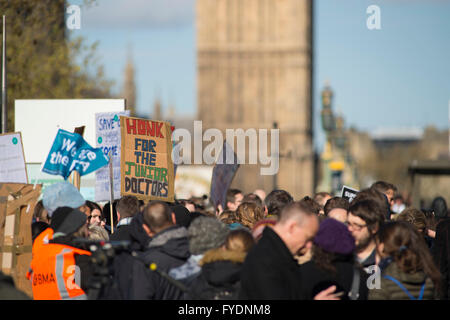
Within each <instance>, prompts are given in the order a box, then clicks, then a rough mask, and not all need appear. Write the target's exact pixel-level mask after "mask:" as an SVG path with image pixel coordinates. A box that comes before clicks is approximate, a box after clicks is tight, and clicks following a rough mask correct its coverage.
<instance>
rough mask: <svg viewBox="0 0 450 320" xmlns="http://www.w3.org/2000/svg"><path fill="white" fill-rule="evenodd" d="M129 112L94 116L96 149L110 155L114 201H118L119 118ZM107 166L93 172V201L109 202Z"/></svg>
mask: <svg viewBox="0 0 450 320" xmlns="http://www.w3.org/2000/svg"><path fill="white" fill-rule="evenodd" d="M129 115H130V111H129V110H126V111H120V112H102V113H96V114H95V132H96V143H97V148H102V150H103V153H104V154H106V155H108V153H109V151H111V153H112V161H113V177H114V179H113V183H114V199H120V197H121V195H120V146H121V139H120V116H129ZM109 200H110V194H109V166H105V167H103V168H100V169H99V170H97V171H96V172H95V201H97V202H98V201H109Z"/></svg>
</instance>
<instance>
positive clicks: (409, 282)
mask: <svg viewBox="0 0 450 320" xmlns="http://www.w3.org/2000/svg"><path fill="white" fill-rule="evenodd" d="M386 275H388V276H391V277H393V278H395V279H397V280H398V281H400V283H401V284H402V285H403V286H404V287H405V288H406V289H407V290H408V291H409V293H410V294H411V295H412V296H413V297H415V298H416V299H417V298H418V297H419V295H420V290H421V288H422V285H423V283H424V281H425V289H424V294H423V300H430V299H434V297H435V290H434V285H433V282H432V280H431V279H430V278H429V277H427V276H426V274H425V273H424V272H416V273H413V274H408V273H405V272H403V271H402V270H400V268H399V267H398V266H397V264H396V263H395V262H392V263H390V264H389V265H388V266H387V267H386V268H385V269H384V270H382V272H381V279H380V288H379V289H376V288H374V289H371V290H369V300H410V298H409V296H408V295H407V294H406V293H405V292H404V291H403V290H402V289H401V288H400V287H399V286H398V285H397V284H396V283H395V282H393V281H392V280H389V279H386V278H385V277H384V276H386Z"/></svg>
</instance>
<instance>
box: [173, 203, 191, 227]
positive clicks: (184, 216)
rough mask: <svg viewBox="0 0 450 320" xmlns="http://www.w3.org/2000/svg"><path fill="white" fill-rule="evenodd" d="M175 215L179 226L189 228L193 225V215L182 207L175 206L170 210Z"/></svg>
mask: <svg viewBox="0 0 450 320" xmlns="http://www.w3.org/2000/svg"><path fill="white" fill-rule="evenodd" d="M170 209H171V210H172V212H173V213H174V214H175V219H176V223H177V225H178V226H181V227H185V228H188V227H189V225H190V224H191V213H190V212H189V210H188V209H187V208H186V207H185V206H182V205H175V206H172V207H171V208H170Z"/></svg>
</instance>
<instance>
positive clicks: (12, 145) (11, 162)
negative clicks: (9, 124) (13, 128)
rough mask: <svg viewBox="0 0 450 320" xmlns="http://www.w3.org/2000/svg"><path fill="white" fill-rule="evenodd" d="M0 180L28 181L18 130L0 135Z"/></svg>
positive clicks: (12, 181) (9, 181)
mask: <svg viewBox="0 0 450 320" xmlns="http://www.w3.org/2000/svg"><path fill="white" fill-rule="evenodd" d="M0 182H1V183H28V178H27V169H26V166H25V157H24V155H23V147H22V137H21V134H20V132H14V133H6V134H2V135H0Z"/></svg>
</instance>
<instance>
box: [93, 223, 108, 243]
mask: <svg viewBox="0 0 450 320" xmlns="http://www.w3.org/2000/svg"><path fill="white" fill-rule="evenodd" d="M89 239H90V240H94V241H109V235H108V231H106V230H105V228H102V227H100V226H97V225H95V224H91V225H89Z"/></svg>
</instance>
